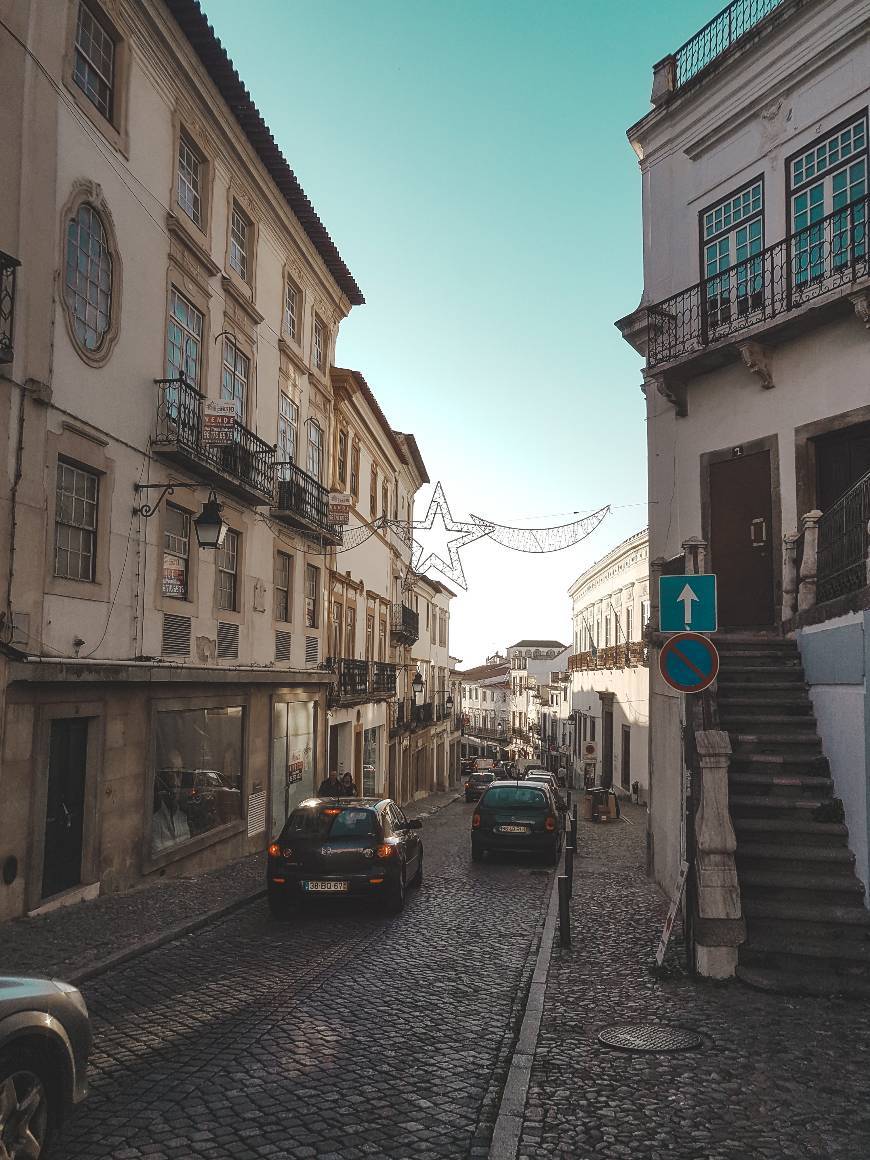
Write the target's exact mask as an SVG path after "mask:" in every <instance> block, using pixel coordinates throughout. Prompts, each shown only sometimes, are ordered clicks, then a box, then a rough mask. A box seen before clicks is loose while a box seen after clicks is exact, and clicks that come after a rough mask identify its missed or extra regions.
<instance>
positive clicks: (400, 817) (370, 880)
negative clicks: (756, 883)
mask: <svg viewBox="0 0 870 1160" xmlns="http://www.w3.org/2000/svg"><path fill="white" fill-rule="evenodd" d="M422 824H423V823H422V822H421V821H420V820H419V818H412V819H411V820H410V821H409V820H408V818H406V817H405V815H404V813H403V812H402V810H401V809H400V808H399V806H397V805H396V803H395V802H394V801H391V800H390V799H389V798H376V797H365V798H342V799H341V800H340V801H338V800H334V799H326V798H309V799H308V800H307V801H304V802H303V803H302V804H301V805H299V806H297V808H296V809H295V810H293V812H292V813H291V814H290V817H289V818H288V819H287V821H286V822H285V823H284V828H283V829H282V830H281V833H280V835H279V836H278V837H277V838H276V840H275V841H274V842H273V843H272V844H271V845H270V846H269V860H268V865H267V869H266V890H267V896H268V900H269V909H270V910H271V912H272V914H273V915H275V916H276V917H277V916H280V915H284V914H286V913H287V912H288V911H289V910H291V909H292V907H293V906H294V904H299V903H300V902H302V901H303V900H304V899H306V898H316V897H320V898H323V897H333V898H334V897H336V896H338V897H350V898H359V897H361V896H375V897H376V898H377V899H379V900H380V901H381V902H382V903H383V904H384V906H386V907H387V908H388V909H389V910H392V911H394V912H397V911H400V910H401V909H402V908H403V906H404V905H405V891H406V888H407V887H408V886H419V885H420V883H421V882H422V881H423V842H422V839H421V838H420V834H419V830H420V829H421V827H422Z"/></svg>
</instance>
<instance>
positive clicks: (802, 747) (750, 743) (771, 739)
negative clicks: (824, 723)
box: [727, 729, 822, 754]
mask: <svg viewBox="0 0 870 1160" xmlns="http://www.w3.org/2000/svg"><path fill="white" fill-rule="evenodd" d="M727 732H728V736H729V737H730V738H731V748H732V750H733V751H734V752H735V753H736V752H738V751H739V750H740V749H741V748H746V749H750V750H752V751H753V752H756V753H771V752H774V753H779V752H783V750H784V751H786V752H789V751H790V752H792V753H794V752H795V750H799V751H804V752H806V753H808V754H809V753H813V752H818V751H819V750H820V749H821V748H822V739H821V737H819V735H818V733H815V732H813V733H803V732H801V731H800V730H798V729H795V730H793V731H789V732H788V733H749V732H745V731H738V730H733V731H732V730H731V729H729V730H728V731H727Z"/></svg>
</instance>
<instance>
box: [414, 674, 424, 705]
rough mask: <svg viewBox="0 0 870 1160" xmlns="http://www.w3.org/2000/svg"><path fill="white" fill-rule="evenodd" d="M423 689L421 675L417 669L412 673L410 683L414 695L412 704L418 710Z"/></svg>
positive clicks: (421, 701)
mask: <svg viewBox="0 0 870 1160" xmlns="http://www.w3.org/2000/svg"><path fill="white" fill-rule="evenodd" d="M424 688H425V685H424V682H423V674H422V673H421V672H420V670H419V669H417V671H416V673H414V679H413V681H411V689H412V690H413V693H414V704H415V705H416V706H417V707H418V708H419V707H420V705H422V703H423V689H424Z"/></svg>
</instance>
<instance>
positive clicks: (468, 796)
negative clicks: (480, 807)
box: [465, 770, 495, 802]
mask: <svg viewBox="0 0 870 1160" xmlns="http://www.w3.org/2000/svg"><path fill="white" fill-rule="evenodd" d="M494 781H495V774H494V773H493V772H492V770H483V771H482V772H480V773H470V774H469V775H468V777H467V779H466V782H465V800H466V801H467V802H476V801H477V799H478V798H479V797H480V795H481V794H482V793H483V791H484V790H485V789H486V787H487V786H488V785H492V783H493V782H494Z"/></svg>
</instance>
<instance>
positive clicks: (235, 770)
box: [151, 706, 245, 855]
mask: <svg viewBox="0 0 870 1160" xmlns="http://www.w3.org/2000/svg"><path fill="white" fill-rule="evenodd" d="M244 720H245V711H244V709H243V708H242V707H241V706H234V707H231V708H219V709H178V710H176V709H171V710H163V711H160V712H158V713H157V714H156V726H155V729H156V738H155V741H156V746H155V772H154V803H153V810H154V812H153V816H152V822H151V852H152V854H155V855H156V854H161V853H163V851H165V850H168V849H172V848H173V847H175V846H180V845H182V844H183V843H184V842H189V841H190V840H191V839H192V838H196V837H198V836H199V835H200V834H204V833H207V832H208V831H209V830H214V829H216V828H217V827H218V826H222V825H225V824H226V823H227V822H234V821H238V820H239V819H240V818H241V816H242V752H243V751H242V746H243V739H244Z"/></svg>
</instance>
